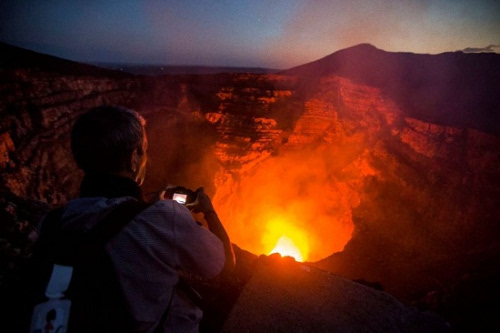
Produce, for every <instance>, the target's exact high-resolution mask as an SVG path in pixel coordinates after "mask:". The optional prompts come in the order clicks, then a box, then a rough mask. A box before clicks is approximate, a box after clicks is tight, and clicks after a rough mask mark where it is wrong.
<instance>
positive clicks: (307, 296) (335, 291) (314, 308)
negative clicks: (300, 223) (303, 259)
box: [222, 256, 451, 332]
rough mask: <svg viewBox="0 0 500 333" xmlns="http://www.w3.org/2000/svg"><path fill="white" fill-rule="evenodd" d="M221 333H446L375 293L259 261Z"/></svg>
mask: <svg viewBox="0 0 500 333" xmlns="http://www.w3.org/2000/svg"><path fill="white" fill-rule="evenodd" d="M222 331H223V332H450V331H451V327H450V325H448V324H447V323H446V322H445V321H444V320H442V319H441V318H439V317H438V316H437V315H434V314H432V313H427V312H421V311H419V310H417V309H416V308H413V307H408V306H406V305H404V304H403V303H401V302H399V301H398V300H397V299H395V298H394V297H392V296H391V295H389V294H387V293H385V292H382V291H380V290H376V289H374V288H371V287H368V286H365V285H362V284H359V283H356V282H353V281H351V280H347V279H344V278H341V277H338V276H336V275H333V274H330V273H327V272H325V271H322V270H319V269H317V268H313V267H310V266H308V265H304V264H301V263H297V262H295V261H293V260H292V259H289V258H284V259H282V258H280V257H275V256H271V257H261V258H260V259H259V261H258V262H257V263H256V265H255V271H254V274H253V276H252V278H251V279H250V281H249V282H248V283H247V285H246V286H245V288H244V289H243V291H242V293H241V295H240V297H239V299H238V301H237V302H236V304H235V305H234V307H233V308H232V310H231V312H230V313H229V316H228V318H227V320H226V322H225V324H224V327H223V329H222Z"/></svg>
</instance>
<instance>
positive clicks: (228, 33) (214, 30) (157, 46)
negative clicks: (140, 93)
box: [0, 0, 500, 69]
mask: <svg viewBox="0 0 500 333" xmlns="http://www.w3.org/2000/svg"><path fill="white" fill-rule="evenodd" d="M0 41H3V42H6V43H9V44H12V45H16V46H21V47H25V48H28V49H31V50H35V51H38V52H42V53H47V54H51V55H56V56H59V57H62V58H66V59H71V60H76V61H81V62H122V63H135V64H148V63H149V64H170V65H209V66H245V67H267V68H277V69H284V68H289V67H293V66H297V65H301V64H304V63H308V62H311V61H314V60H317V59H320V58H322V57H324V56H327V55H329V54H331V53H334V52H336V51H338V50H341V49H344V48H347V47H350V46H354V45H357V44H360V43H370V44H372V45H374V46H376V47H378V48H380V49H383V50H386V51H402V52H414V53H431V54H437V53H442V52H448V51H457V50H464V49H467V48H474V49H478V50H481V49H486V50H491V51H497V52H498V51H500V47H499V46H498V45H499V44H500V1H499V0H239V1H236V0H232V1H231V0H147V1H146V0H145V1H134V0H85V1H83V0H82V1H68V0H43V1H42V0H1V1H0Z"/></svg>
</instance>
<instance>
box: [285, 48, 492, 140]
mask: <svg viewBox="0 0 500 333" xmlns="http://www.w3.org/2000/svg"><path fill="white" fill-rule="evenodd" d="M499 57H500V55H498V54H496V53H478V54H470V53H469V54H468V53H462V52H453V53H442V54H438V55H427V54H413V53H393V52H385V51H382V50H379V49H377V48H375V47H374V46H372V45H369V44H361V45H358V46H354V47H351V48H349V49H345V50H342V51H338V52H336V53H334V54H332V55H329V56H327V57H324V58H322V59H320V60H317V61H314V62H312V63H308V64H305V65H302V66H298V67H294V68H291V69H289V70H286V71H284V72H282V73H283V74H286V75H297V76H300V77H302V78H304V86H307V87H308V89H311V90H315V89H317V87H318V85H317V83H318V82H319V80H320V79H321V78H322V77H326V76H329V75H338V76H340V77H345V78H348V79H351V80H353V81H355V82H358V83H360V84H364V85H368V86H372V87H377V88H380V89H381V91H382V94H383V95H384V96H386V97H387V98H390V99H392V100H394V101H395V102H397V103H398V105H399V106H400V108H401V109H402V110H404V112H405V113H406V114H407V115H408V116H411V117H415V118H418V119H421V120H424V121H428V122H432V123H438V124H443V125H451V126H456V127H461V128H475V129H478V130H481V131H484V132H489V133H493V134H500V93H499V92H500V82H499V80H498V78H499V77H500V61H499V60H498V59H499Z"/></svg>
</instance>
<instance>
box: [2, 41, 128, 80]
mask: <svg viewBox="0 0 500 333" xmlns="http://www.w3.org/2000/svg"><path fill="white" fill-rule="evenodd" d="M0 68H2V69H19V68H26V69H30V70H40V71H44V72H54V73H57V74H58V75H91V76H98V77H103V76H107V77H111V78H119V77H125V76H131V74H126V73H122V72H120V71H115V70H111V69H104V68H99V67H96V66H92V65H87V64H82V63H78V62H75V61H71V60H66V59H62V58H58V57H54V56H51V55H46V54H41V53H38V52H34V51H30V50H26V49H23V48H20V47H17V46H12V45H9V44H5V43H2V42H0Z"/></svg>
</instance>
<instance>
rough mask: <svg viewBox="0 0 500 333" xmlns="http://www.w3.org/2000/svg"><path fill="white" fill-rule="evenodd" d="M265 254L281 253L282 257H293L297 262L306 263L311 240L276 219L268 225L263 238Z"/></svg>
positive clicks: (302, 232) (290, 225)
mask: <svg viewBox="0 0 500 333" xmlns="http://www.w3.org/2000/svg"><path fill="white" fill-rule="evenodd" d="M262 243H263V245H264V248H265V253H268V254H273V253H279V254H281V255H282V256H289V257H293V258H294V259H295V260H297V261H306V260H307V259H308V255H309V240H308V237H307V234H306V233H305V232H304V231H303V230H301V229H298V228H297V227H295V226H294V225H293V224H289V223H287V222H285V220H284V219H281V218H275V219H274V220H273V221H271V222H269V223H268V224H267V228H266V231H265V233H264V235H263V236H262Z"/></svg>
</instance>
